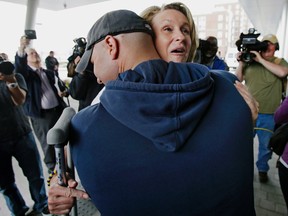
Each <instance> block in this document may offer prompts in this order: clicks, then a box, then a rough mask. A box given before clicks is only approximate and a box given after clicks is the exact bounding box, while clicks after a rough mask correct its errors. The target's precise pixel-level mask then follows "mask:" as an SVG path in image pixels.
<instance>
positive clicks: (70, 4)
mask: <svg viewBox="0 0 288 216" xmlns="http://www.w3.org/2000/svg"><path fill="white" fill-rule="evenodd" d="M0 1H6V2H10V3H16V4H23V5H27V0H0ZM103 1H109V0H39V7H40V8H42V9H47V10H53V11H59V10H64V9H66V8H74V7H79V6H84V5H88V4H95V3H99V2H103Z"/></svg>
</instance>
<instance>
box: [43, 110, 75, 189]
mask: <svg viewBox="0 0 288 216" xmlns="http://www.w3.org/2000/svg"><path fill="white" fill-rule="evenodd" d="M75 114H76V111H75V110H74V109H73V108H72V107H66V108H65V109H64V110H63V112H62V114H61V116H60V118H59V119H58V121H57V122H56V124H55V125H54V126H53V127H52V128H51V129H50V130H49V131H48V133H47V144H48V145H53V146H54V149H55V155H56V169H57V176H58V184H59V185H62V186H65V185H66V183H67V181H66V175H65V173H66V166H65V153H64V146H65V145H66V144H67V143H68V140H69V125H70V121H71V119H72V118H73V116H74V115H75Z"/></svg>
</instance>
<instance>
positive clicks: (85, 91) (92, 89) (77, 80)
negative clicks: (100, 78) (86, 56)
mask: <svg viewBox="0 0 288 216" xmlns="http://www.w3.org/2000/svg"><path fill="white" fill-rule="evenodd" d="M74 42H75V46H74V50H73V54H72V55H71V56H70V57H69V58H68V64H67V70H68V75H69V74H70V75H69V76H70V77H72V80H71V82H70V85H69V90H70V95H71V97H72V98H74V99H76V100H79V107H78V111H80V110H82V109H84V108H85V107H87V106H89V105H90V104H91V102H92V101H93V99H94V98H95V97H96V96H97V95H98V93H99V92H100V91H101V89H102V88H103V87H104V84H99V83H98V82H97V78H96V77H95V75H94V73H93V71H92V70H93V69H92V68H91V69H87V70H86V71H78V72H76V71H75V68H76V66H77V64H78V62H79V61H80V59H81V57H82V55H83V53H84V51H85V48H86V39H85V38H83V37H80V38H77V39H75V40H74Z"/></svg>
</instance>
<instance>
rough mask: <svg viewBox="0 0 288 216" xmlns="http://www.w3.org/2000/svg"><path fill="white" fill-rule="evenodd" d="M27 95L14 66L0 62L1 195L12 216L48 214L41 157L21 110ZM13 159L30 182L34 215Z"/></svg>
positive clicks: (22, 81)
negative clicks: (20, 189)
mask: <svg viewBox="0 0 288 216" xmlns="http://www.w3.org/2000/svg"><path fill="white" fill-rule="evenodd" d="M7 59H8V57H7ZM26 93H27V86H26V83H25V80H24V78H23V76H22V75H21V74H17V73H16V74H15V73H14V66H13V64H12V63H11V62H9V61H4V60H0V124H1V126H2V127H1V130H0V169H1V175H0V191H1V193H2V194H3V195H4V198H5V200H6V203H7V206H8V208H9V210H10V211H11V214H12V215H16V216H24V215H36V214H37V213H39V214H40V213H44V214H48V213H49V210H48V202H47V195H46V190H45V181H44V176H43V169H42V164H41V159H40V155H39V152H38V149H37V146H36V142H35V139H34V135H33V133H32V129H31V126H30V123H29V120H28V118H27V117H26V115H25V113H24V110H23V107H22V104H23V103H24V101H25V99H26ZM12 157H14V158H15V159H16V160H17V162H18V164H19V166H20V167H21V168H22V171H23V173H24V175H25V176H26V178H27V180H28V183H29V189H30V195H31V198H32V200H33V201H34V205H33V210H32V211H30V210H29V207H28V206H27V205H26V203H25V200H24V199H23V197H22V195H21V193H20V191H19V189H18V187H17V185H16V183H15V176H14V171H13V165H12ZM41 215H42V214H41Z"/></svg>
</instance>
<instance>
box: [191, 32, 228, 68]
mask: <svg viewBox="0 0 288 216" xmlns="http://www.w3.org/2000/svg"><path fill="white" fill-rule="evenodd" d="M217 51H218V40H217V38H216V37H213V36H209V37H208V38H207V39H206V40H201V39H200V40H199V47H198V49H197V54H196V59H198V60H195V61H194V62H197V63H200V64H203V65H206V66H207V67H208V68H210V69H215V70H227V71H228V70H229V68H228V66H227V64H226V62H225V61H224V60H223V59H220V58H219V57H218V56H217V55H216V54H217Z"/></svg>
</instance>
